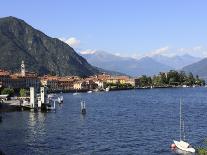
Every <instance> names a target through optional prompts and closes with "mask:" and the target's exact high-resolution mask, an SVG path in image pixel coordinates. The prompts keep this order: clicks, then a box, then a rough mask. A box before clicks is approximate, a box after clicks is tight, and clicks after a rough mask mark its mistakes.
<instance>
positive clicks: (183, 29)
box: [0, 0, 207, 57]
mask: <svg viewBox="0 0 207 155" xmlns="http://www.w3.org/2000/svg"><path fill="white" fill-rule="evenodd" d="M206 7H207V1H206V0H102V1H101V0H34V1H28V0H4V1H1V5H0V17H6V16H15V17H17V18H20V19H23V20H25V21H26V22H27V23H28V24H30V25H32V26H33V27H35V28H36V29H39V30H41V31H43V32H44V33H45V34H47V35H49V36H51V37H54V38H59V39H61V40H63V41H65V42H66V43H68V44H69V45H71V46H72V47H73V48H74V49H75V50H76V51H78V52H80V51H81V52H87V51H88V52H89V53H90V52H93V51H96V50H101V51H106V52H109V53H113V54H116V55H121V56H130V57H142V56H153V55H156V54H163V55H167V56H172V55H175V54H178V55H182V54H185V53H188V54H191V55H193V56H197V57H204V56H207V46H206V43H207V20H206V17H207V9H206Z"/></svg>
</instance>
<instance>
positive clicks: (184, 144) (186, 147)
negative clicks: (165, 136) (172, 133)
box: [171, 99, 195, 153]
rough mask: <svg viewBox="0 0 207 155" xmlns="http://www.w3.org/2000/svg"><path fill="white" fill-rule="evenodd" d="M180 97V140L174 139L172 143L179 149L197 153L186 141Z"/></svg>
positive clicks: (173, 146)
mask: <svg viewBox="0 0 207 155" xmlns="http://www.w3.org/2000/svg"><path fill="white" fill-rule="evenodd" d="M181 103H182V102H181V99H180V141H176V140H173V142H174V144H172V145H171V147H172V148H175V149H179V150H181V151H184V152H186V153H195V149H194V148H193V147H191V145H190V144H189V143H188V142H186V141H185V135H184V120H183V119H182V105H181ZM182 131H183V139H184V140H182Z"/></svg>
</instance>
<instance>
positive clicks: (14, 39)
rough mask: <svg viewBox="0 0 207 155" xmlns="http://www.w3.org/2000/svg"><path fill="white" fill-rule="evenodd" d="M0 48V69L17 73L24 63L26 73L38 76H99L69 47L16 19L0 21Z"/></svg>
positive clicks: (6, 18)
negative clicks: (30, 72)
mask: <svg viewBox="0 0 207 155" xmlns="http://www.w3.org/2000/svg"><path fill="white" fill-rule="evenodd" d="M0 45H1V46H0V54H1V58H0V62H1V63H0V68H3V69H7V70H11V71H19V68H20V67H19V66H20V64H21V61H22V60H24V61H25V64H26V67H27V69H28V71H35V72H37V73H39V74H40V75H44V74H56V75H63V76H64V75H79V76H89V75H93V74H96V73H99V71H98V70H97V69H96V68H94V67H93V66H91V65H90V64H89V63H88V62H87V61H86V60H85V59H84V58H83V57H81V56H79V55H78V54H77V53H76V52H75V51H74V49H73V48H72V47H70V46H69V45H67V44H66V43H64V42H62V41H61V40H59V39H57V38H51V37H49V36H47V35H46V34H44V33H43V32H41V31H39V30H37V29H35V28H33V27H32V26H30V25H29V24H27V23H26V22H25V21H24V20H21V19H18V18H16V17H12V16H9V17H4V18H0ZM8 62H9V63H8Z"/></svg>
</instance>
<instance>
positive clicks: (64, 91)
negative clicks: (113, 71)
mask: <svg viewBox="0 0 207 155" xmlns="http://www.w3.org/2000/svg"><path fill="white" fill-rule="evenodd" d="M200 87H205V86H196V87H193V86H188V87H183V86H156V87H151V86H146V87H133V88H110V90H109V92H110V91H121V90H133V89H166V88H200ZM88 91H90V90H88V89H87V90H84V89H83V90H63V91H61V90H55V91H48V94H49V93H76V92H78V93H87V92H88ZM91 91H93V90H91ZM93 92H106V91H105V90H100V91H93Z"/></svg>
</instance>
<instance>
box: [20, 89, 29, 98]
mask: <svg viewBox="0 0 207 155" xmlns="http://www.w3.org/2000/svg"><path fill="white" fill-rule="evenodd" d="M19 95H20V96H21V97H26V96H27V91H26V89H23V88H21V89H20V91H19Z"/></svg>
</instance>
